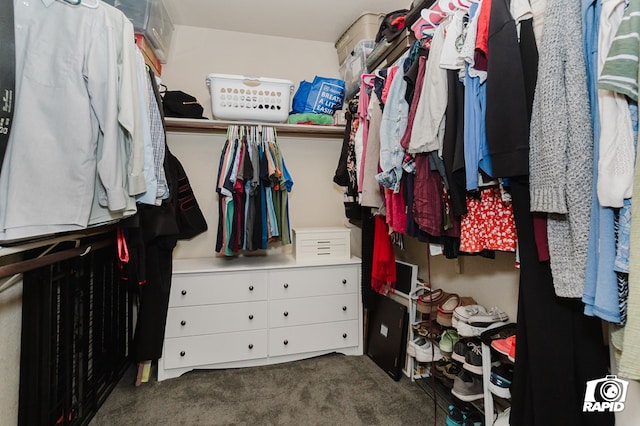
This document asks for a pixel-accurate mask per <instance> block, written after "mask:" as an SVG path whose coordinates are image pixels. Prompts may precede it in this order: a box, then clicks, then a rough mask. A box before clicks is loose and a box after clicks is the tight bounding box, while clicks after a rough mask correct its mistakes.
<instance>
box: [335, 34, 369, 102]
mask: <svg viewBox="0 0 640 426" xmlns="http://www.w3.org/2000/svg"><path fill="white" fill-rule="evenodd" d="M375 44H376V43H375V41H373V40H362V41H361V42H359V43H358V45H357V46H356V47H355V49H354V50H353V52H351V54H350V55H349V56H347V59H345V61H344V62H343V63H342V65H340V76H341V77H342V79H343V80H344V85H345V95H346V99H349V98H351V97H352V96H353V94H355V93H356V92H357V91H358V90H359V88H360V76H361V75H362V74H364V73H366V72H367V56H368V55H369V53H371V51H372V50H373V47H374V46H375Z"/></svg>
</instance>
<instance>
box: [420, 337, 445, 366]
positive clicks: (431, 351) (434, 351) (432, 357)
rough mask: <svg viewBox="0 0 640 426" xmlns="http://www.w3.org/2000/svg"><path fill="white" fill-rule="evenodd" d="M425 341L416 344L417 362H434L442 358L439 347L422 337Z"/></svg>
mask: <svg viewBox="0 0 640 426" xmlns="http://www.w3.org/2000/svg"><path fill="white" fill-rule="evenodd" d="M424 340H425V342H424V343H423V344H422V345H420V344H416V357H415V358H416V361H418V362H434V361H438V360H440V359H442V354H441V353H440V349H438V347H437V346H436V345H434V344H433V343H432V342H431V340H429V339H424Z"/></svg>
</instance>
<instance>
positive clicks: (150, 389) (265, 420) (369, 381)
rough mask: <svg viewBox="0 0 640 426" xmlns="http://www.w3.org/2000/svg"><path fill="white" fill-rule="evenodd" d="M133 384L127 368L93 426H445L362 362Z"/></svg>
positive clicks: (325, 361)
mask: <svg viewBox="0 0 640 426" xmlns="http://www.w3.org/2000/svg"><path fill="white" fill-rule="evenodd" d="M134 377H135V370H134V368H133V367H132V368H130V369H129V370H128V371H127V373H126V374H125V375H124V377H123V378H122V380H121V381H120V383H118V385H117V386H116V388H115V389H114V391H113V392H112V393H111V394H110V395H109V397H108V399H107V400H106V401H105V403H104V404H103V405H102V407H101V408H100V410H99V411H98V413H97V414H96V416H95V417H94V418H93V419H92V421H91V423H90V426H107V425H109V426H112V425H418V424H419V425H444V424H445V419H446V413H445V412H444V411H443V410H442V409H440V408H437V409H434V404H433V400H432V399H431V398H429V397H428V396H427V395H426V394H425V393H424V391H423V390H421V389H420V387H419V386H418V385H416V384H415V383H412V382H411V380H409V379H408V378H407V377H404V376H403V377H402V379H401V380H400V381H397V382H396V381H394V380H393V379H392V378H390V377H389V376H388V375H387V374H386V373H385V372H384V371H383V370H382V369H380V368H379V367H378V366H377V365H376V364H375V363H374V362H373V361H372V360H371V359H370V358H369V357H367V356H345V355H341V354H329V355H324V356H320V357H316V358H312V359H307V360H302V361H296V362H290V363H285V364H277V365H270V366H264V367H252V368H243V369H226V370H196V371H192V372H189V373H186V374H184V375H182V376H181V377H178V378H175V379H169V380H165V381H163V382H156V381H155V379H153V380H152V381H151V382H149V383H145V384H143V385H142V386H140V387H135V386H133V381H134ZM434 410H435V412H434Z"/></svg>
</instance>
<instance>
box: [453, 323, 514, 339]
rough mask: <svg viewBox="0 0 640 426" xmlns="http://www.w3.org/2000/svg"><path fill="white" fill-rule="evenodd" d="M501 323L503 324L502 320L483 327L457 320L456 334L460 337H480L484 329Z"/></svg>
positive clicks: (498, 325) (499, 325) (500, 325)
mask: <svg viewBox="0 0 640 426" xmlns="http://www.w3.org/2000/svg"><path fill="white" fill-rule="evenodd" d="M503 325H505V323H504V322H494V323H493V324H489V325H488V326H485V327H477V326H474V325H471V324H467V323H464V322H458V326H457V327H456V330H458V335H459V336H462V337H480V336H481V335H482V333H484V332H485V331H487V330H490V329H491V328H494V327H502V326H503Z"/></svg>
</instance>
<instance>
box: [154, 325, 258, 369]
mask: <svg viewBox="0 0 640 426" xmlns="http://www.w3.org/2000/svg"><path fill="white" fill-rule="evenodd" d="M266 356H267V330H255V331H242V332H238V333H221V334H210V335H204V336H192V337H176V338H173V339H166V340H165V341H164V352H163V355H162V358H163V360H164V368H165V369H169V368H184V367H194V366H198V365H208V364H216V363H220V362H230V361H241V360H247V359H256V358H264V357H266Z"/></svg>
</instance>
